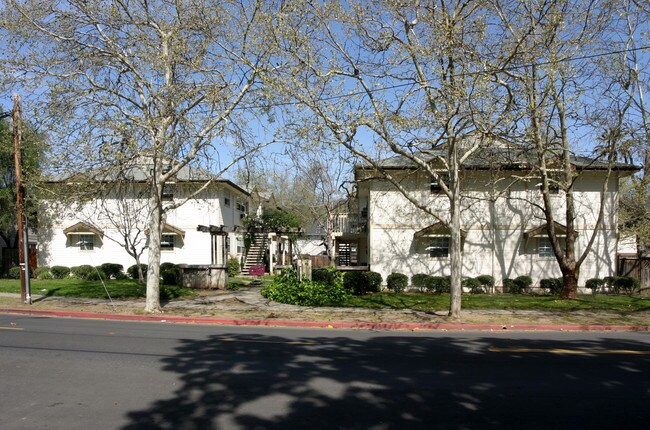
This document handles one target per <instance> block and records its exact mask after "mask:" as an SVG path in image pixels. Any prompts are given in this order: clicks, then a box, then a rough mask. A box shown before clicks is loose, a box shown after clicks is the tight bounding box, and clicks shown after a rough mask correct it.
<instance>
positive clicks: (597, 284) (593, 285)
mask: <svg viewBox="0 0 650 430" xmlns="http://www.w3.org/2000/svg"><path fill="white" fill-rule="evenodd" d="M604 286H605V280H604V279H600V278H591V279H587V282H585V287H587V288H589V289H590V290H591V292H592V293H593V294H596V293H597V292H598V290H601V289H602V288H603V287H604Z"/></svg>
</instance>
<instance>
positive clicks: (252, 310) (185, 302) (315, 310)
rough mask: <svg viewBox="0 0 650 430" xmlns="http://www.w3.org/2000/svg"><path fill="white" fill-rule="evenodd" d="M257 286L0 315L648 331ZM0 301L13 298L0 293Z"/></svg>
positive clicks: (611, 317)
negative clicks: (453, 317) (151, 311)
mask: <svg viewBox="0 0 650 430" xmlns="http://www.w3.org/2000/svg"><path fill="white" fill-rule="evenodd" d="M260 290H261V287H251V288H244V289H241V290H237V291H227V290H226V291H224V290H220V291H210V292H204V294H201V295H200V296H198V297H195V298H191V299H176V300H172V301H169V302H166V303H163V313H162V314H155V315H147V314H143V311H142V309H143V308H144V300H143V299H138V300H114V301H113V302H110V301H109V300H104V299H84V298H65V297H44V296H38V295H34V296H33V298H32V300H33V305H31V306H30V305H22V304H19V306H14V307H11V308H2V307H0V313H20V314H30V315H42V316H59V317H81V318H100V319H118V320H139V321H157V322H178V323H205V324H231V325H265V326H300V327H322V328H362V329H402V330H490V331H503V330H566V331H572V330H581V331H587V330H588V331H594V330H597V331H650V313H647V312H646V313H643V314H641V315H638V314H635V315H623V314H620V313H613V312H582V311H581V312H538V311H519V310H518V311H509V310H481V311H475V310H465V311H463V313H462V322H458V323H457V322H450V321H449V319H448V318H446V312H445V311H439V312H420V311H413V310H394V309H363V308H319V307H304V306H294V305H287V304H282V303H276V302H270V301H269V300H267V299H265V298H264V297H262V295H261V294H260ZM0 297H12V298H16V297H19V295H17V294H10V293H0Z"/></svg>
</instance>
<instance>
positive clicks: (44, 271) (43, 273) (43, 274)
mask: <svg viewBox="0 0 650 430" xmlns="http://www.w3.org/2000/svg"><path fill="white" fill-rule="evenodd" d="M33 275H34V278H36V279H54V276H52V274H51V273H50V268H49V267H47V266H43V267H37V268H36V269H34V272H33Z"/></svg>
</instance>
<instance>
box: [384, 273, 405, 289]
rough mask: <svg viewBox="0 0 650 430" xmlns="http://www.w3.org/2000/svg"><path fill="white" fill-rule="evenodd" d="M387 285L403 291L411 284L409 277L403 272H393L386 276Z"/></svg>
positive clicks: (389, 287)
mask: <svg viewBox="0 0 650 430" xmlns="http://www.w3.org/2000/svg"><path fill="white" fill-rule="evenodd" d="M386 285H387V286H388V289H389V290H391V291H395V292H396V293H401V292H402V291H404V290H406V288H407V287H408V286H409V278H408V276H406V275H405V274H403V273H391V274H390V275H388V277H387V278H386Z"/></svg>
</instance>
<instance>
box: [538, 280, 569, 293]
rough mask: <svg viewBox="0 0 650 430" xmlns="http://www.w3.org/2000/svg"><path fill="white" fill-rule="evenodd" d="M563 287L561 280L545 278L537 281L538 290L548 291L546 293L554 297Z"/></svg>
mask: <svg viewBox="0 0 650 430" xmlns="http://www.w3.org/2000/svg"><path fill="white" fill-rule="evenodd" d="M563 285H564V282H563V281H562V278H545V279H542V280H541V281H539V286H540V288H543V289H545V290H548V292H549V293H550V294H552V295H554V296H557V295H558V294H560V291H562V286H563Z"/></svg>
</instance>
